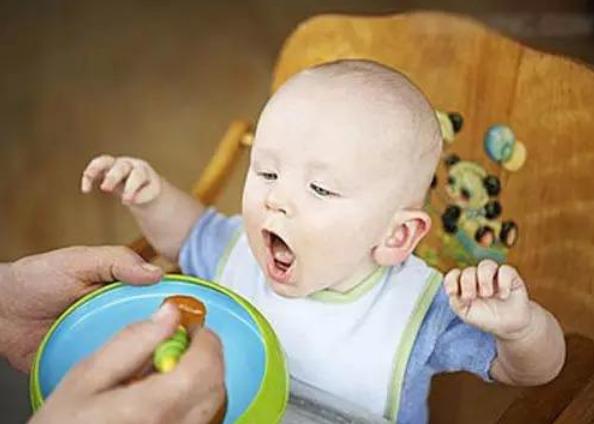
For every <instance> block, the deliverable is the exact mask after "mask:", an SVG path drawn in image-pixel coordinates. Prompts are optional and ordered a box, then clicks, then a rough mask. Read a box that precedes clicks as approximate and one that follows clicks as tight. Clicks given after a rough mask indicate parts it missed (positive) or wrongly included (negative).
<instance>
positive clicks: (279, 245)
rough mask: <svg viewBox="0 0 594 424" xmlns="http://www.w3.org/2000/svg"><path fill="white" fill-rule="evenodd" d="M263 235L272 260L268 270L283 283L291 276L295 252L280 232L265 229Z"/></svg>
mask: <svg viewBox="0 0 594 424" xmlns="http://www.w3.org/2000/svg"><path fill="white" fill-rule="evenodd" d="M262 235H263V237H264V242H265V244H266V247H267V248H268V252H269V255H270V256H269V257H270V260H271V261H270V263H269V264H268V266H267V268H268V272H269V273H270V274H271V277H272V278H274V279H275V280H277V281H279V282H283V283H286V282H288V280H289V277H290V272H289V271H290V270H291V266H292V265H293V264H294V263H295V254H294V253H293V251H292V250H291V248H290V247H289V245H288V244H287V243H286V242H285V241H284V240H283V238H282V237H281V236H279V235H278V234H276V233H274V232H272V231H268V230H263V231H262Z"/></svg>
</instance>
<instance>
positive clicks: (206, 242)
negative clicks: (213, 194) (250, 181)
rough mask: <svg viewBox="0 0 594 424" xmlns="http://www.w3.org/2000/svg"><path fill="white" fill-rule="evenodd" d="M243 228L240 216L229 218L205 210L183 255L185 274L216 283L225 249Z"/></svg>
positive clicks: (192, 231)
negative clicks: (215, 277)
mask: <svg viewBox="0 0 594 424" xmlns="http://www.w3.org/2000/svg"><path fill="white" fill-rule="evenodd" d="M241 227H242V221H241V216H239V215H234V216H232V217H227V216H225V215H223V214H221V213H219V212H217V211H216V210H215V209H214V208H208V209H207V210H205V211H204V212H203V213H202V215H201V216H200V218H199V219H198V221H196V224H194V227H193V228H192V230H191V231H190V234H189V235H188V237H187V238H186V240H185V241H184V244H183V245H182V248H181V251H180V254H179V266H180V268H181V270H182V272H183V273H184V274H189V275H194V276H197V277H200V278H204V279H206V280H212V279H213V278H214V276H215V271H216V269H217V264H218V263H219V260H220V259H221V257H222V256H223V254H224V253H225V248H226V247H227V245H228V244H229V243H230V242H231V240H232V239H233V238H234V236H235V234H237V232H238V231H240V229H241Z"/></svg>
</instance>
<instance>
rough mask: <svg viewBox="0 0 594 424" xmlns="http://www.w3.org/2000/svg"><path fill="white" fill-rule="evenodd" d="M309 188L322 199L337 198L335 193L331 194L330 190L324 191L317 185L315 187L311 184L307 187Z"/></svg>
mask: <svg viewBox="0 0 594 424" xmlns="http://www.w3.org/2000/svg"><path fill="white" fill-rule="evenodd" d="M309 188H311V189H312V190H313V191H314V192H315V193H316V194H317V195H318V196H322V197H328V196H337V194H336V193H333V192H331V191H330V190H326V189H325V188H323V187H320V186H319V185H316V184H314V183H311V184H310V185H309Z"/></svg>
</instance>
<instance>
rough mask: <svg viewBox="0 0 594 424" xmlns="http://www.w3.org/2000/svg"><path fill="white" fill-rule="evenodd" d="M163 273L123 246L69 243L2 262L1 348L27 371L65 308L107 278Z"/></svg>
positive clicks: (152, 278)
mask: <svg viewBox="0 0 594 424" xmlns="http://www.w3.org/2000/svg"><path fill="white" fill-rule="evenodd" d="M161 276H162V271H161V269H160V268H158V267H156V266H154V265H151V264H148V263H146V262H144V261H143V260H142V258H140V256H138V255H137V254H136V253H134V252H132V251H131V250H130V249H127V248H125V247H115V246H104V247H71V248H65V249H60V250H55V251H52V252H48V253H43V254H40V255H35V256H29V257H26V258H23V259H20V260H18V261H16V262H14V263H11V264H7V265H0V349H1V353H2V354H3V356H5V357H6V358H7V359H8V360H9V362H10V363H11V365H13V366H14V367H15V368H17V369H19V370H21V371H25V372H27V371H28V370H29V368H30V366H31V362H32V359H33V356H34V355H35V351H36V350H37V347H38V345H39V343H40V342H41V339H42V337H43V336H44V335H45V333H46V332H47V331H48V329H49V326H50V325H51V324H52V322H53V321H54V320H55V319H56V318H57V317H58V315H60V314H61V313H62V312H63V311H64V309H66V308H67V307H68V306H69V305H70V304H72V303H73V302H74V301H76V300H77V299H78V298H80V297H81V296H83V295H85V294H87V293H89V292H91V291H93V290H95V289H97V288H99V287H100V286H101V285H103V284H104V283H106V282H111V281H114V280H122V281H125V282H127V283H131V284H148V283H154V282H156V281H158V280H159V279H160V278H161Z"/></svg>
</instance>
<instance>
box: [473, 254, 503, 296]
mask: <svg viewBox="0 0 594 424" xmlns="http://www.w3.org/2000/svg"><path fill="white" fill-rule="evenodd" d="M498 268H499V265H497V262H495V261H492V260H490V259H486V260H483V261H481V262H480V263H479V264H478V269H477V276H478V288H479V296H480V297H482V298H490V297H491V296H493V294H495V290H496V287H495V275H496V274H497V270H498Z"/></svg>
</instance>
